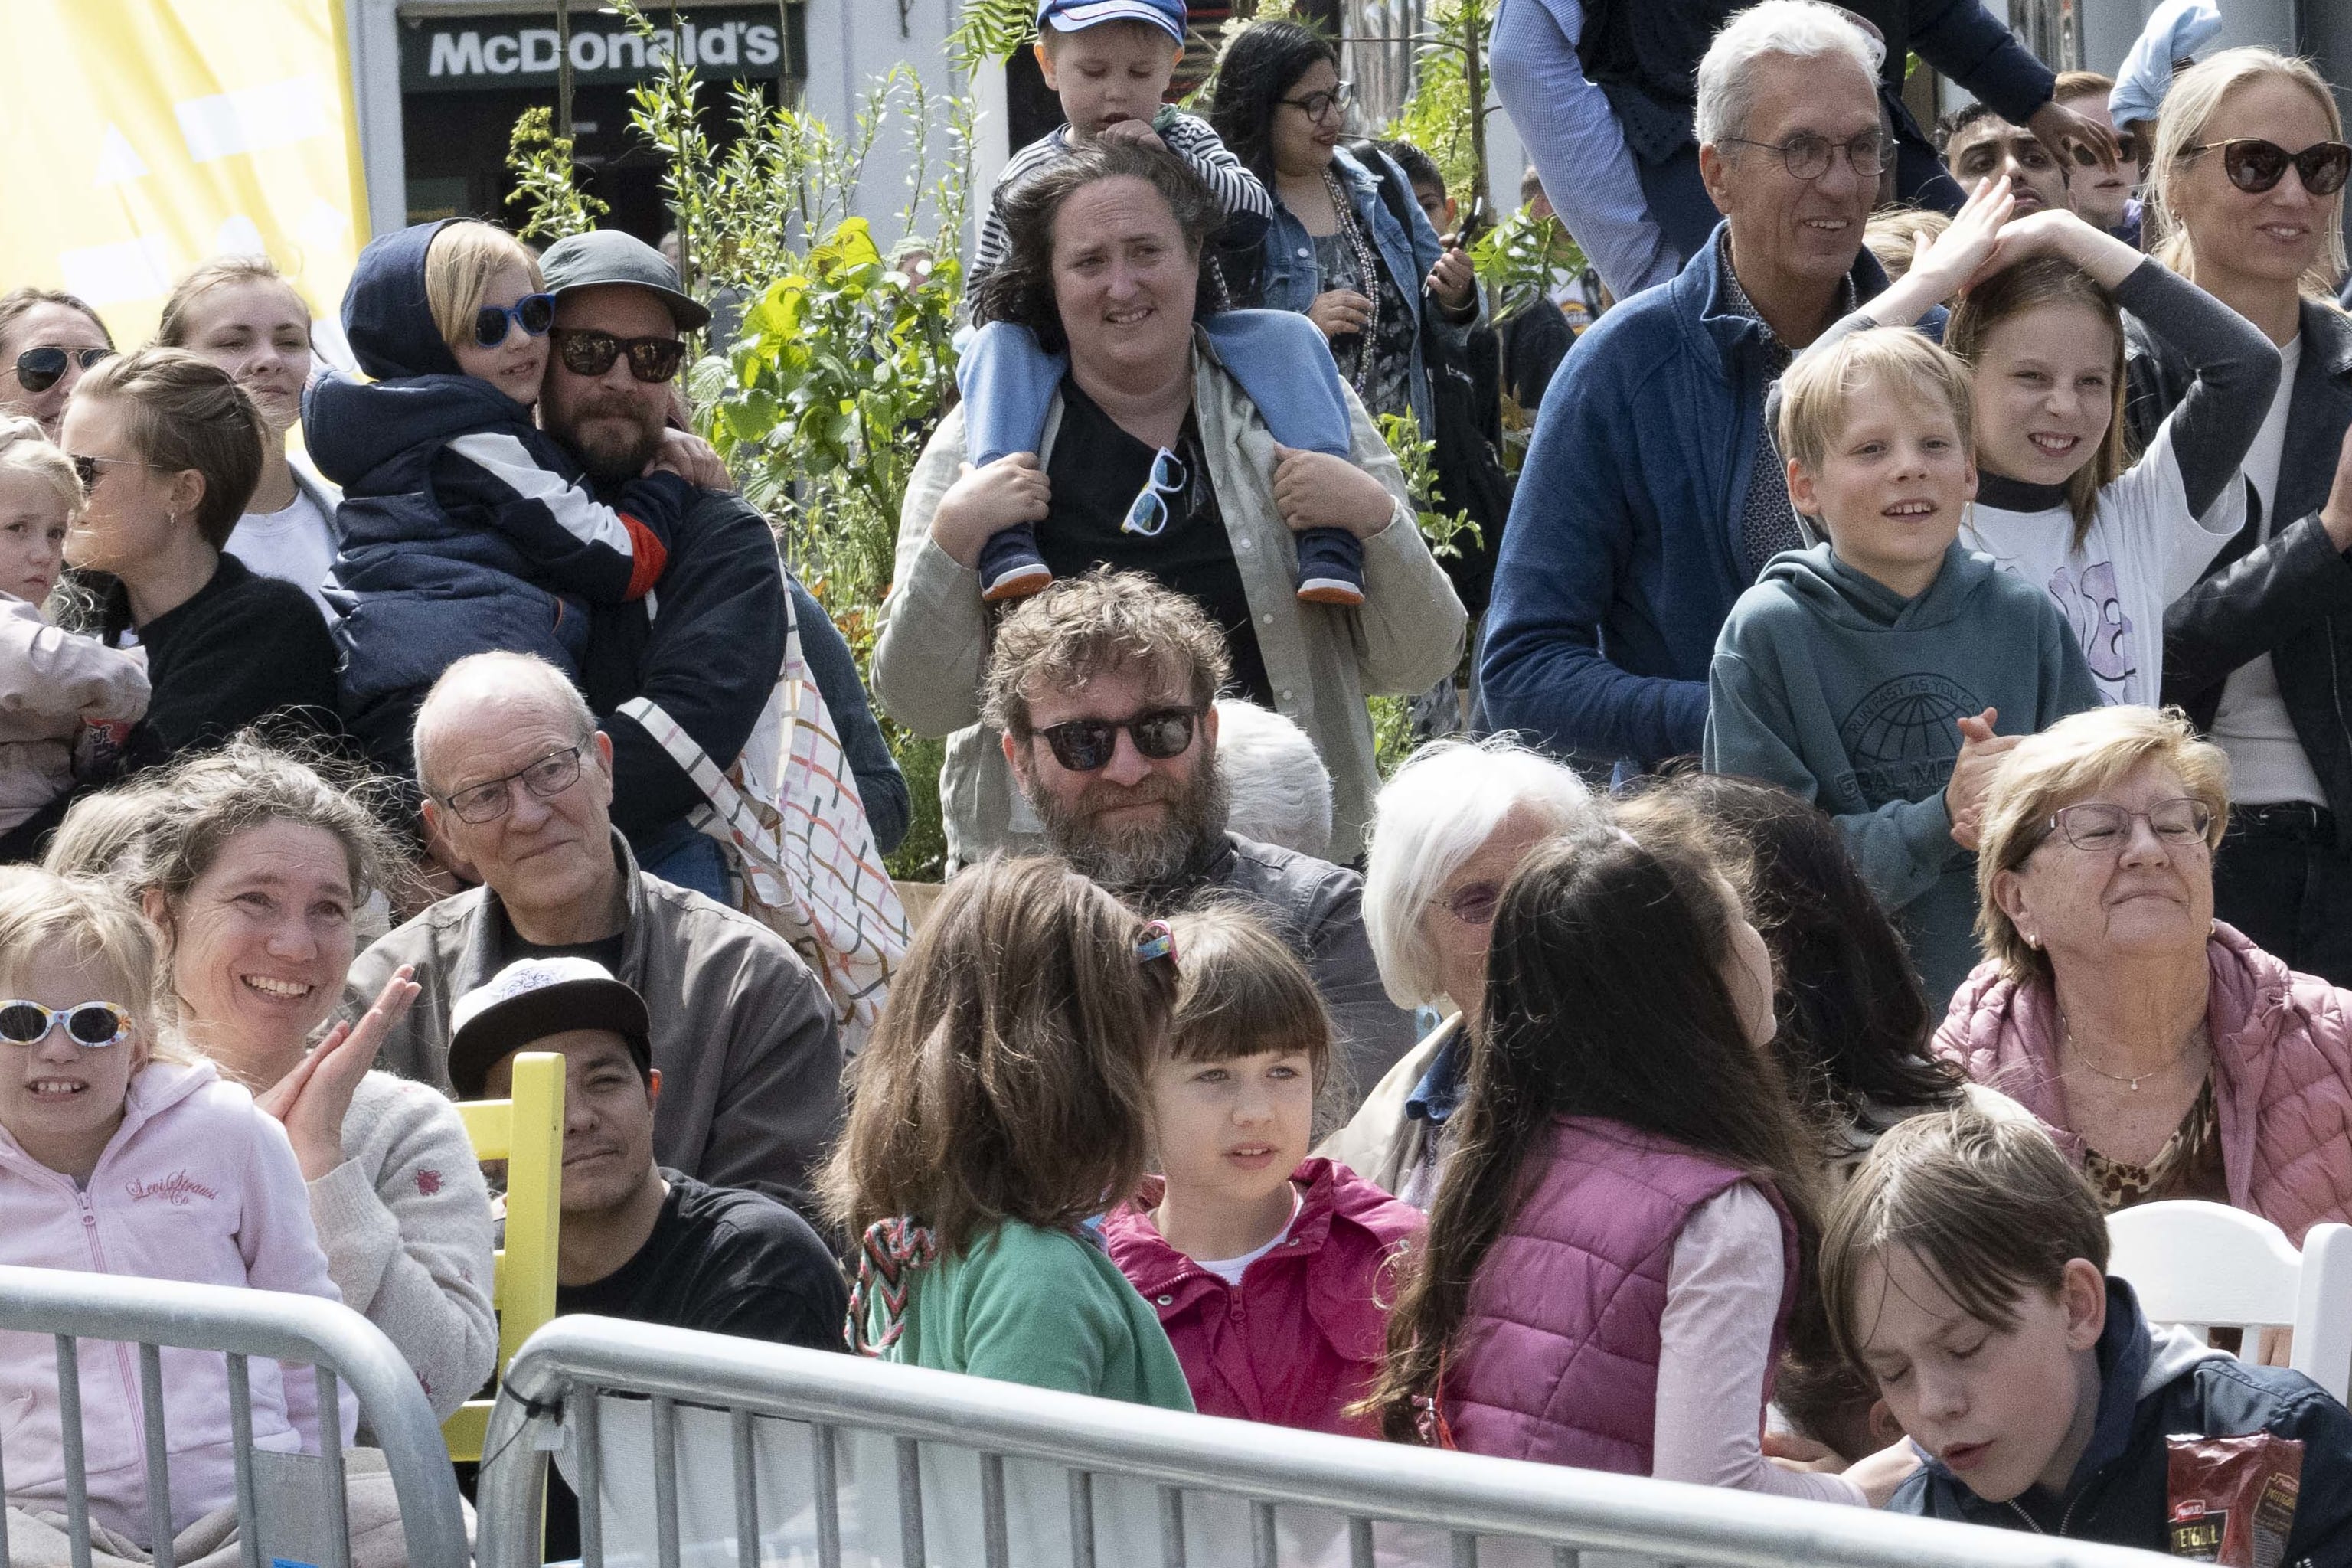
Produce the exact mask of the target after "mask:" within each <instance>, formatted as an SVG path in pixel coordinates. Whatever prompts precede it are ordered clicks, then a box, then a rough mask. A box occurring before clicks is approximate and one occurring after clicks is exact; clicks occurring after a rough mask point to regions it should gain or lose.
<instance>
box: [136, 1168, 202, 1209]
mask: <svg viewBox="0 0 2352 1568" xmlns="http://www.w3.org/2000/svg"><path fill="white" fill-rule="evenodd" d="M125 1190H126V1191H128V1192H129V1193H130V1194H131V1202H132V1203H134V1204H138V1203H144V1202H146V1201H147V1200H148V1199H149V1198H161V1199H163V1201H164V1202H165V1203H167V1204H170V1205H172V1206H173V1208H175V1209H184V1208H186V1207H187V1206H188V1205H189V1204H190V1203H191V1202H192V1201H194V1199H197V1198H215V1197H218V1196H219V1195H220V1194H218V1193H215V1192H214V1191H213V1190H212V1189H211V1188H210V1187H208V1186H206V1185H205V1184H203V1183H202V1182H197V1181H191V1180H190V1179H189V1177H188V1173H187V1172H185V1171H184V1170H183V1171H174V1172H173V1173H171V1174H170V1175H168V1176H166V1177H164V1178H163V1180H162V1181H160V1182H142V1181H139V1180H137V1179H135V1178H134V1179H133V1180H132V1181H131V1182H130V1183H128V1184H126V1187H125Z"/></svg>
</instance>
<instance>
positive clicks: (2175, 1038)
mask: <svg viewBox="0 0 2352 1568" xmlns="http://www.w3.org/2000/svg"><path fill="white" fill-rule="evenodd" d="M2229 777H2230V770H2229V763H2228V761H2227V760H2226V759H2225V758H2224V757H2223V756H2222V754H2221V750H2220V748H2218V747H2216V746H2213V745H2211V744H2210V743H2208V742H2202V741H2200V740H2197V739H2196V738H2195V737H2194V736H2193V735H2192V734H2191V733H2190V731H2189V725H2188V723H2187V721H2185V720H2183V719H2181V718H2180V717H2179V715H2178V714H2177V713H2173V712H2169V711H2168V712H2164V713H2158V712H2157V711H2156V710H2153V709H2148V708H2123V707H2118V708H2101V709H2095V710H2092V711H2090V712H2088V713H2077V714H2075V715H2074V717H2073V718H2071V719H2066V720H2063V721H2061V722H2059V723H2057V724H2054V725H2053V726H2051V728H2050V729H2048V730H2046V731H2043V732H2042V733H2041V734H2039V735H2035V736H2032V737H2031V738H2030V739H2027V740H2025V741H2022V742H2019V744H2018V745H2017V748H2016V750H2014V751H2013V752H2011V753H2010V756H2009V760H2008V761H2007V763H2005V764H2004V765H2003V766H2002V769H2001V772H2000V777H1999V779H1998V781H1997V782H1996V783H1995V784H1994V785H1993V787H1992V791H1991V793H1990V795H1988V796H1987V798H1986V802H1985V807H1984V824H1983V829H1982V840H1981V847H1980V848H1979V851H1978V868H1977V884H1978V888H1979V892H1980V895H1981V900H1982V913H1981V915H1980V916H1979V936H1980V938H1981V939H1982V941H1983V943H1984V950H1985V952H1987V953H1988V954H1990V957H1989V958H1988V959H1987V961H1986V962H1985V963H1983V964H1981V965H1979V967H1978V969H1977V971H1976V973H1974V974H1972V975H1970V976H1969V979H1968V982H1967V983H1966V984H1963V985H1962V986H1961V987H1960V990H1959V993H1958V994H1957V995H1956V996H1954V997H1953V999H1952V1007H1951V1013H1950V1016H1948V1017H1947V1018H1946V1019H1945V1021H1944V1026H1943V1028H1942V1029H1941V1030H1940V1031H1939V1032H1938V1033H1937V1039H1936V1043H1937V1049H1939V1050H1940V1051H1942V1052H1943V1053H1944V1054H1945V1055H1947V1056H1948V1057H1949V1058H1952V1059H1953V1060H1955V1061H1957V1062H1958V1063H1959V1064H1960V1066H1961V1067H1962V1068H1965V1069H1966V1070H1967V1072H1968V1074H1969V1077H1970V1078H1971V1079H1974V1080H1976V1081H1977V1082H1979V1083H1983V1084H1990V1085H1991V1086H1992V1087H1994V1088H1996V1089H2000V1090H2002V1091H2003V1092H2004V1093H2006V1094H2009V1095H2010V1096H2011V1097H2012V1098H2014V1099H2016V1100H2018V1101H2019V1102H2021V1104H2023V1105H2024V1106H2025V1108H2026V1109H2027V1110H2031V1111H2032V1112H2033V1114H2034V1115H2035V1116H2037V1117H2039V1118H2040V1119H2041V1120H2042V1122H2043V1123H2044V1124H2045V1125H2047V1126H2048V1128H2049V1129H2050V1131H2051V1132H2052V1134H2053V1136H2054V1137H2055V1138H2056V1139H2057V1141H2058V1145H2059V1147H2060V1148H2061V1149H2063V1150H2064V1151H2065V1152H2066V1153H2067V1155H2068V1156H2069V1157H2070V1158H2071V1159H2073V1160H2074V1162H2075V1163H2077V1164H2078V1165H2079V1166H2080V1167H2081V1168H2082V1171H2083V1173H2084V1176H2085V1177H2086V1178H2087V1179H2088V1180H2089V1182H2090V1184H2091V1185H2092V1187H2093V1188H2094V1189H2095V1191H2096V1192H2097V1193H2098V1194H2099V1197H2100V1201H2101V1202H2102V1203H2103V1204H2104V1205H2105V1206H2106V1207H2107V1208H2109V1209H2117V1208H2122V1207H2125V1206H2126V1205H2131V1204H2136V1203H2144V1202H2147V1201H2150V1200H2153V1199H2158V1198H2205V1199H2210V1200H2211V1201H2213V1202H2216V1203H2227V1204H2231V1205H2234V1206H2236V1207H2238V1208H2242V1209H2251V1210H2252V1211H2253V1212H2254V1213H2256V1214H2259V1215H2262V1216H2263V1217H2264V1218H2265V1219H2268V1220H2270V1221H2272V1222H2273V1223H2274V1224H2276V1225H2277V1226H2280V1227H2281V1228H2282V1229H2284V1231H2286V1232H2287V1234H2288V1235H2289V1236H2291V1237H2295V1238H2297V1239H2298V1240H2299V1239H2300V1238H2301V1237H2302V1236H2303V1233H2304V1232H2305V1230H2307V1229H2309V1228H2310V1227H2311V1226H2313V1225H2314V1224H2315V1223H2317V1222H2319V1221H2322V1220H2347V1219H2352V995H2347V993H2345V992H2343V991H2339V990H2337V989H2336V987H2335V986H2333V985H2331V984H2328V983H2327V982H2326V981H2324V980H2320V979H2317V978H2315V977H2314V976H2312V975H2308V974H2298V973H2294V971H2292V970H2290V969H2288V968H2287V966H2286V965H2285V964H2284V963H2281V962H2279V961H2278V960H2277V959H2275V958H2273V957H2272V956H2271V955H2270V954H2269V953H2267V952H2263V950H2262V949H2261V948H2258V947H2256V946H2255V945H2254V944H2253V943H2252V942H2249V941H2247V940H2246V938H2245V937H2244V936H2242V935H2241V934H2240V933H2239V932H2238V931H2234V930H2232V929H2231V927H2229V926H2227V925H2224V924H2222V923H2221V921H2216V920H2215V919H2214V918H2213V857H2214V855H2215V854H2216V853H2224V854H2226V853H2228V846H2227V845H2226V843H2225V842H2224V839H2223V830H2224V827H2225V826H2226V824H2227V822H2228V817H2229V809H2230V801H2229Z"/></svg>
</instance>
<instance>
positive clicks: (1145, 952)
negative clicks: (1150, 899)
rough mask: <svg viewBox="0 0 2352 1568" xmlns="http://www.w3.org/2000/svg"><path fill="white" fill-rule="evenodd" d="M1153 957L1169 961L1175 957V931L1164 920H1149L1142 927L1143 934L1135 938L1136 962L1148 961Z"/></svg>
mask: <svg viewBox="0 0 2352 1568" xmlns="http://www.w3.org/2000/svg"><path fill="white" fill-rule="evenodd" d="M1155 958H1164V959H1167V960H1169V961H1170V962H1171V963H1173V962H1174V961H1175V958H1176V933H1175V932H1174V931H1171V930H1169V929H1168V922H1167V921H1150V922H1149V923H1148V924H1146V925H1145V926H1144V928H1143V934H1142V935H1141V936H1139V937H1138V938H1136V939H1135V962H1136V963H1150V962H1151V961H1152V960H1153V959H1155Z"/></svg>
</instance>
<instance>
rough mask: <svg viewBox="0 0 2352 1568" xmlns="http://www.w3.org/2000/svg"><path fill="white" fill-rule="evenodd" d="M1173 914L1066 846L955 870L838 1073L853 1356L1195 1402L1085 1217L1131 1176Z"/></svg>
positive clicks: (1164, 999) (1171, 994)
mask: <svg viewBox="0 0 2352 1568" xmlns="http://www.w3.org/2000/svg"><path fill="white" fill-rule="evenodd" d="M1175 958H1176V955H1175V954H1174V952H1172V943H1171V938H1170V936H1169V934H1168V928H1167V927H1166V926H1165V925H1163V924H1161V923H1160V922H1158V921H1153V922H1151V923H1150V924H1149V925H1147V924H1146V923H1145V922H1144V921H1141V920H1139V919H1138V918H1137V917H1136V915H1135V914H1134V913H1133V912H1132V911H1130V910H1128V909H1127V907H1126V906H1124V905H1123V904H1121V903H1119V901H1118V900H1116V899H1114V898H1112V897H1111V896H1110V895H1109V894H1108V893H1106V892H1104V891H1103V890H1102V889H1100V888H1097V887H1096V886H1095V885H1094V884H1093V883H1092V882H1089V881H1087V879H1085V878H1084V877H1081V876H1079V875H1078V874H1077V873H1076V872H1075V871H1073V870H1071V869H1069V868H1067V867H1066V866H1065V865H1064V864H1063V863H1062V862H1060V861H1059V860H1049V859H1045V858H1030V859H1002V858H998V859H990V860H986V861H983V862H982V863H981V864H980V865H978V866H975V867H973V868H971V869H970V870H968V871H965V872H964V873H963V874H962V875H961V876H959V877H957V878H956V879H955V880H954V881H952V882H950V883H949V884H948V889H947V891H946V892H945V893H944V894H942V895H941V896H940V901H939V904H938V907H937V908H935V909H934V910H932V911H931V915H930V918H929V920H928V921H925V922H924V926H923V930H922V932H921V934H920V935H919V936H918V937H917V938H916V939H915V945H914V947H913V948H912V949H911V950H909V951H908V954H907V961H906V963H905V966H904V967H903V968H901V969H900V970H899V972H898V977H897V978H896V980H894V981H893V982H892V984H891V987H890V1003H889V1005H888V1006H887V1007H886V1008H885V1009H884V1010H883V1014H882V1018H881V1021H880V1022H879V1023H878V1024H877V1025H876V1026H875V1030H874V1035H873V1037H872V1038H871V1039H870V1040H868V1041H867V1042H866V1048H865V1049H864V1050H863V1051H860V1052H859V1053H858V1055H857V1058H856V1061H854V1062H853V1063H852V1064H851V1066H850V1069H849V1081H848V1083H847V1085H846V1086H845V1088H846V1089H847V1091H848V1097H849V1100H850V1106H851V1109H850V1112H849V1121H848V1125H847V1127H845V1129H844V1130H843V1132H842V1135H841V1139H840V1142H838V1143H836V1144H835V1148H834V1152H833V1157H832V1159H831V1160H830V1161H829V1162H828V1163H827V1165H826V1167H825V1170H824V1175H823V1176H822V1178H821V1185H822V1188H823V1193H824V1202H825V1205H826V1208H827V1210H828V1211H829V1214H830V1215H831V1217H832V1219H833V1221H834V1223H835V1225H836V1226H839V1227H840V1228H841V1229H842V1230H843V1231H844V1232H845V1233H846V1234H848V1235H850V1236H855V1237H858V1238H859V1243H858V1249H859V1257H858V1262H857V1282H856V1287H855V1289H852V1290H851V1292H850V1296H849V1323H848V1331H847V1337H848V1340H849V1345H850V1348H851V1349H852V1350H855V1351H856V1352H859V1353H860V1354H863V1355H870V1356H877V1357H881V1358H883V1359H886V1360H889V1361H897V1362H905V1363H911V1364H913V1365H916V1366H928V1367H934V1368H937V1369H940V1370H941V1371H945V1372H961V1373H970V1374H971V1375H972V1376H975V1377H994V1378H1001V1379H1003V1381H1005V1382H1007V1383H1025V1384H1030V1385H1031V1386H1033V1387H1037V1388H1055V1389H1061V1390H1064V1391H1066V1392H1067V1393H1072V1394H1095V1395H1097V1396H1098V1397H1101V1398H1105V1399H1124V1400H1127V1401H1129V1402H1130V1403H1133V1404H1138V1405H1160V1406H1162V1407H1164V1408H1167V1409H1171V1410H1190V1409H1192V1394H1191V1393H1190V1391H1189V1390H1187V1388H1186V1387H1185V1384H1184V1369H1183V1368H1182V1367H1181V1365H1179V1364H1178V1363H1177V1361H1176V1352H1174V1351H1173V1350H1171V1349H1170V1348H1169V1344H1168V1336H1167V1334H1166V1333H1165V1332H1164V1331H1161V1329H1160V1321H1159V1320H1158V1319H1157V1318H1155V1317H1153V1316H1152V1313H1151V1309H1150V1307H1149V1306H1147V1305H1146V1304H1145V1303H1144V1300H1143V1299H1142V1298H1141V1297H1140V1296H1138V1295H1137V1294H1136V1293H1135V1288H1134V1287H1133V1286H1132V1285H1129V1283H1128V1282H1127V1280H1126V1279H1125V1277H1124V1276H1122V1275H1121V1274H1120V1273H1119V1271H1118V1265H1117V1264H1114V1263H1113V1262H1112V1261H1111V1260H1110V1258H1109V1255H1108V1254H1107V1253H1106V1252H1105V1251H1104V1250H1103V1247H1102V1242H1101V1239H1100V1237H1098V1236H1097V1235H1096V1233H1095V1232H1094V1231H1093V1230H1091V1229H1089V1228H1088V1226H1087V1222H1088V1221H1089V1220H1091V1219H1092V1218H1093V1217H1094V1216H1096V1215H1099V1214H1100V1213H1101V1212H1102V1211H1103V1208H1104V1207H1105V1205H1107V1204H1108V1203H1109V1202H1110V1201H1111V1199H1112V1196H1113V1195H1114V1194H1119V1193H1131V1192H1134V1191H1135V1190H1136V1189H1137V1187H1139V1185H1141V1184H1142V1181H1143V1173H1144V1163H1145V1154H1146V1151H1147V1150H1148V1148H1149V1146H1150V1131H1151V1129H1150V1112H1151V1106H1150V1096H1151V1068H1152V1063H1153V1061H1154V1059H1155V1058H1156V1057H1157V1055H1158V1053H1159V1052H1160V1040H1161V1037H1163V1036H1164V1034H1165V1033H1166V1031H1167V1027H1168V1015H1169V1009H1170V1007H1171V1004H1172V1003H1173V1002H1174V1000H1175V994H1176V976H1175V973H1174V969H1175V962H1174V961H1175Z"/></svg>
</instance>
